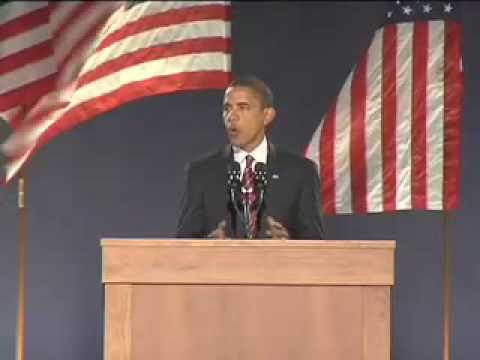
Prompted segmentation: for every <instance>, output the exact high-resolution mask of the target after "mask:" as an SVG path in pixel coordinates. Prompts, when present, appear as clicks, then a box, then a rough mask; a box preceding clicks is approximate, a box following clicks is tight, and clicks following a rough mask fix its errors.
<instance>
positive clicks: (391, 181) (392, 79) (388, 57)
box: [382, 25, 397, 211]
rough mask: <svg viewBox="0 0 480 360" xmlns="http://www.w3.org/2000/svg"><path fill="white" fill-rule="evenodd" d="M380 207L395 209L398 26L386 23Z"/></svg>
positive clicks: (386, 209) (389, 209) (387, 209)
mask: <svg viewBox="0 0 480 360" xmlns="http://www.w3.org/2000/svg"><path fill="white" fill-rule="evenodd" d="M382 80H383V100H382V104H383V119H382V128H383V142H382V155H383V159H382V161H383V168H382V169H383V208H384V210H385V211H393V210H395V209H396V195H397V193H396V188H397V158H396V148H397V142H396V124H397V116H396V114H397V27H396V25H388V26H386V27H385V30H384V35H383V78H382Z"/></svg>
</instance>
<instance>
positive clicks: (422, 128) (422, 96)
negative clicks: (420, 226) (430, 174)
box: [412, 22, 428, 209]
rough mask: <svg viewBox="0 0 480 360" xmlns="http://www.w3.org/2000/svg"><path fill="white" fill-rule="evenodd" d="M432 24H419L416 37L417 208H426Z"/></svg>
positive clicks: (414, 100)
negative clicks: (429, 56)
mask: <svg viewBox="0 0 480 360" xmlns="http://www.w3.org/2000/svg"><path fill="white" fill-rule="evenodd" d="M427 52H428V24H427V23H426V22H417V23H415V25H414V37H413V56H414V58H413V89H414V90H413V105H412V108H413V128H412V132H413V133H412V139H413V154H412V156H413V161H412V166H413V171H412V175H413V177H414V178H413V182H412V183H413V206H414V208H416V209H425V208H426V185H427V184H426V167H427V164H426V156H425V153H426V147H427V145H426V122H427V119H426V117H427V114H426V96H427V64H428V61H427V57H428V54H427Z"/></svg>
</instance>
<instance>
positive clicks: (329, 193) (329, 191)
mask: <svg viewBox="0 0 480 360" xmlns="http://www.w3.org/2000/svg"><path fill="white" fill-rule="evenodd" d="M335 104H336V102H334V103H333V106H331V107H330V110H329V111H328V113H327V115H326V117H325V118H324V119H323V121H322V123H321V125H320V126H321V127H320V128H319V129H318V130H319V132H320V133H319V137H320V141H319V143H318V148H319V151H320V155H319V160H320V167H319V170H320V179H321V182H322V200H323V209H324V212H325V214H328V215H332V214H335V212H336V206H335V203H336V200H335V132H336V129H335V124H336V122H335V117H336V114H335V112H336V107H335Z"/></svg>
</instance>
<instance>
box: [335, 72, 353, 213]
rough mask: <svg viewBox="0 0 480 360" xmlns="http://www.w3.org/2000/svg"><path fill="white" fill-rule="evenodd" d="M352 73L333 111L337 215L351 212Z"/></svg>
mask: <svg viewBox="0 0 480 360" xmlns="http://www.w3.org/2000/svg"><path fill="white" fill-rule="evenodd" d="M352 77H353V72H351V73H350V75H349V76H348V79H347V81H346V82H345V84H344V86H343V87H342V90H341V91H340V94H339V96H338V101H337V104H336V109H335V118H334V119H335V122H336V124H335V125H336V126H335V128H334V129H335V143H334V146H335V162H334V169H335V182H334V184H335V209H336V212H337V213H339V214H342V213H350V212H352V181H351V166H350V148H351V146H350V144H351V143H350V139H351V104H352V103H351V86H352Z"/></svg>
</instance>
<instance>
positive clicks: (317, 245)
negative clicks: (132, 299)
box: [101, 239, 395, 286]
mask: <svg viewBox="0 0 480 360" xmlns="http://www.w3.org/2000/svg"><path fill="white" fill-rule="evenodd" d="M101 245H102V267H103V275H102V276H103V278H102V281H103V283H110V284H113V283H116V284H221V285H227V284H251V285H255V284H257V285H259V284H263V285H270V284H271V285H275V284H282V285H384V286H390V285H393V283H394V253H395V241H389V240H382V241H378V240H366V241H361V240H351V241H348V240H198V239H197V240H195V239H103V240H102V242H101Z"/></svg>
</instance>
